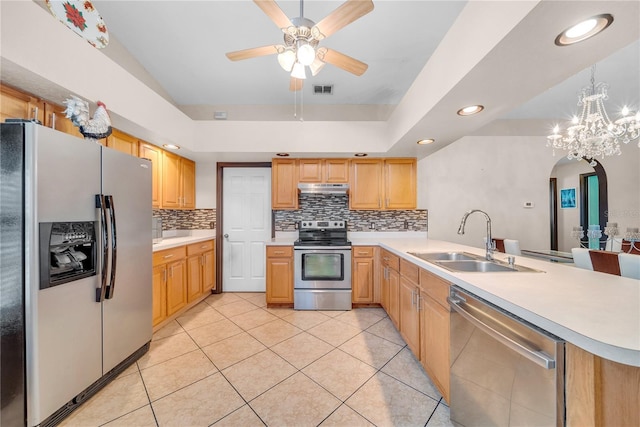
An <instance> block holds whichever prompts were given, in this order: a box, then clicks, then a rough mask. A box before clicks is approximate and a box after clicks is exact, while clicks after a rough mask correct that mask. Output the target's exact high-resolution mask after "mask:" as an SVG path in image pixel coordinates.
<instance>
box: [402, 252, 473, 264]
mask: <svg viewBox="0 0 640 427" xmlns="http://www.w3.org/2000/svg"><path fill="white" fill-rule="evenodd" d="M409 254H410V255H413V256H415V257H418V258H420V259H423V260H425V261H430V262H433V261H474V260H477V259H479V258H480V257H479V256H478V255H473V254H470V253H467V252H409Z"/></svg>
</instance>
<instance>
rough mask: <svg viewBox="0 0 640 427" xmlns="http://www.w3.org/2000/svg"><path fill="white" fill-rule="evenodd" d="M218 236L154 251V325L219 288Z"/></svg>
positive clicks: (177, 313) (175, 314)
mask: <svg viewBox="0 0 640 427" xmlns="http://www.w3.org/2000/svg"><path fill="white" fill-rule="evenodd" d="M215 268H216V267H215V240H207V241H203V242H199V243H193V244H191V245H186V246H179V247H176V248H171V249H165V250H162V251H157V252H154V253H153V276H152V277H153V319H152V324H153V326H157V325H160V324H161V323H163V322H165V321H168V320H169V319H171V318H172V316H173V317H175V316H178V315H179V314H180V313H181V312H182V311H184V310H186V309H188V308H189V307H191V306H192V305H195V304H196V303H197V302H198V301H200V300H202V299H204V298H205V297H206V296H207V295H208V294H209V292H210V291H211V289H214V288H215Z"/></svg>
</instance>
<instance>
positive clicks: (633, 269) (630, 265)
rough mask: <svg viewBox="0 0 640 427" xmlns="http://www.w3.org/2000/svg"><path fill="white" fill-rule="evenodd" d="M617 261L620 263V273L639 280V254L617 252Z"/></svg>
mask: <svg viewBox="0 0 640 427" xmlns="http://www.w3.org/2000/svg"><path fill="white" fill-rule="evenodd" d="M618 262H619V264H620V275H621V276H623V277H630V278H632V279H638V280H640V255H636V254H625V253H623V252H621V253H619V254H618Z"/></svg>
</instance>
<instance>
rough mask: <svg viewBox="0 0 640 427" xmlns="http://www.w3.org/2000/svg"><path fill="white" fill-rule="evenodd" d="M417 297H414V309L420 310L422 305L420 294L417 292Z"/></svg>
mask: <svg viewBox="0 0 640 427" xmlns="http://www.w3.org/2000/svg"><path fill="white" fill-rule="evenodd" d="M416 296H417V299H416V310H417V311H421V310H422V307H421V305H422V304H421V301H422V297H421V296H420V294H417V295H416Z"/></svg>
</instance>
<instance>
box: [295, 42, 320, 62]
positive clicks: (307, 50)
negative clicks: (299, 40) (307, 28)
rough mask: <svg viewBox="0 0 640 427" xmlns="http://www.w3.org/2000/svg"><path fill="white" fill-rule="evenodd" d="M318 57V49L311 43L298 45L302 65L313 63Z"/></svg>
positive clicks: (299, 60) (299, 59)
mask: <svg viewBox="0 0 640 427" xmlns="http://www.w3.org/2000/svg"><path fill="white" fill-rule="evenodd" d="M314 59H316V50H315V49H314V48H313V46H311V45H309V44H303V45H300V46H298V62H299V63H301V64H302V65H311V64H312V63H313V60H314Z"/></svg>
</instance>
